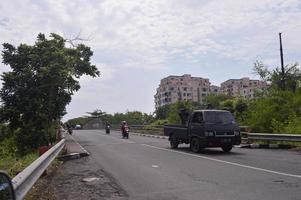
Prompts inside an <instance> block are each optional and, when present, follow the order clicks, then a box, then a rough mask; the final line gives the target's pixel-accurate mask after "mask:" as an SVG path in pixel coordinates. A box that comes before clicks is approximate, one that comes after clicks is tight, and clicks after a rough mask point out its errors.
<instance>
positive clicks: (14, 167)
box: [0, 152, 39, 177]
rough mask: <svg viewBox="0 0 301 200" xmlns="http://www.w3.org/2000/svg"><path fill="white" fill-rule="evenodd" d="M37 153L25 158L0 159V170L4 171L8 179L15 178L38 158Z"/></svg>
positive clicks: (9, 157) (10, 157) (7, 157)
mask: <svg viewBox="0 0 301 200" xmlns="http://www.w3.org/2000/svg"><path fill="white" fill-rule="evenodd" d="M38 157H39V156H38V153H37V152H33V153H29V154H27V155H25V156H15V157H13V156H6V157H5V156H4V157H1V158H0V170H4V171H6V172H7V173H8V174H9V176H10V177H14V176H16V175H17V174H18V173H19V172H21V171H22V170H23V169H25V168H26V167H27V166H28V165H30V164H31V163H32V162H33V161H35V160H36V159H37V158H38Z"/></svg>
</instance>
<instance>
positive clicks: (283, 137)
mask: <svg viewBox="0 0 301 200" xmlns="http://www.w3.org/2000/svg"><path fill="white" fill-rule="evenodd" d="M247 138H248V140H265V141H285V142H301V135H291V134H270V133H247Z"/></svg>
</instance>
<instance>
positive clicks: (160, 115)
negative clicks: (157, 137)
mask: <svg viewBox="0 0 301 200" xmlns="http://www.w3.org/2000/svg"><path fill="white" fill-rule="evenodd" d="M169 110H170V104H167V105H164V106H160V107H158V108H157V109H156V110H155V115H156V119H166V118H167V115H168V112H169Z"/></svg>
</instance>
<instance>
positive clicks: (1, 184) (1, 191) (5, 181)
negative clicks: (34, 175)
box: [0, 171, 16, 200]
mask: <svg viewBox="0 0 301 200" xmlns="http://www.w3.org/2000/svg"><path fill="white" fill-rule="evenodd" d="M0 199H7V200H15V199H16V198H15V192H14V188H13V185H12V182H11V180H10V178H9V176H8V175H7V174H6V173H5V172H4V171H0Z"/></svg>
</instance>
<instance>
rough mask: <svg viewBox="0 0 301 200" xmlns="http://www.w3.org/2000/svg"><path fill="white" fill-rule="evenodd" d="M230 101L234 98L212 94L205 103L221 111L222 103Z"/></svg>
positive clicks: (205, 99) (206, 98)
mask: <svg viewBox="0 0 301 200" xmlns="http://www.w3.org/2000/svg"><path fill="white" fill-rule="evenodd" d="M228 99H232V97H230V96H228V95H225V94H218V95H214V94H210V95H208V96H206V97H205V98H204V103H205V104H206V105H211V106H212V108H214V109H220V108H221V105H220V104H221V102H223V101H226V100H228Z"/></svg>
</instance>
